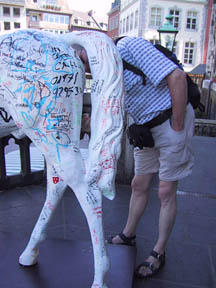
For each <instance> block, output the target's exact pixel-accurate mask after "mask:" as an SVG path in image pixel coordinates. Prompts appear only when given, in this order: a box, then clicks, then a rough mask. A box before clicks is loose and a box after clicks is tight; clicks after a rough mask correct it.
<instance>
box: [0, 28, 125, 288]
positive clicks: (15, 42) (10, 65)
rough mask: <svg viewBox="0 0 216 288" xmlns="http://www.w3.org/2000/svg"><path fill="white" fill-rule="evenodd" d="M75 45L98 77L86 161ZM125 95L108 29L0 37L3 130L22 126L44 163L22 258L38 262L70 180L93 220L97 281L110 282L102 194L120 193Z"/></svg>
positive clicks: (22, 261)
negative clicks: (40, 199)
mask: <svg viewBox="0 0 216 288" xmlns="http://www.w3.org/2000/svg"><path fill="white" fill-rule="evenodd" d="M74 44H79V45H81V46H82V47H84V48H85V50H86V51H87V55H88V59H89V65H90V69H91V73H92V77H93V84H92V91H91V102H92V113H91V138H90V142H89V152H88V153H89V156H88V158H87V160H86V162H85V163H84V162H83V160H82V158H81V154H80V148H79V142H80V129H81V120H82V106H83V91H84V88H85V71H84V66H83V64H82V62H81V60H80V58H79V57H78V55H77V53H76V51H75V50H74V49H73V48H72V45H74ZM123 96H124V95H123V79H122V63H121V58H120V55H119V53H118V51H117V49H116V47H115V45H114V44H113V43H112V40H111V39H109V38H108V37H107V36H106V35H104V34H103V33H99V32H92V31H90V32H89V31H87V32H86V31H84V32H80V33H68V34H66V35H61V36H59V35H54V34H51V33H47V32H42V31H38V30H19V31H16V32H14V33H10V34H4V35H1V36H0V101H1V108H0V113H1V114H0V137H2V136H5V135H6V134H7V133H16V131H18V129H19V131H21V132H22V133H23V134H25V135H27V136H28V137H29V138H30V139H31V140H32V142H33V143H34V144H35V145H36V147H37V148H38V149H39V150H40V151H41V152H42V153H43V155H44V157H45V160H46V163H47V197H46V201H45V203H44V207H43V209H42V211H41V214H40V216H39V219H38V221H37V223H36V225H35V227H34V230H33V232H32V235H31V237H30V240H29V242H28V245H27V247H26V249H25V250H24V252H23V253H22V255H21V256H20V258H19V262H20V264H22V265H24V266H31V265H33V264H35V263H36V262H37V256H38V253H39V250H38V245H39V243H40V242H41V241H42V240H43V239H44V238H45V231H46V227H47V225H48V223H49V221H50V219H51V217H52V215H53V213H54V211H55V208H56V206H57V204H58V203H59V200H60V199H61V197H62V195H63V192H64V189H65V187H66V186H67V185H68V186H70V187H71V189H72V190H73V191H74V193H75V195H76V197H77V199H78V200H79V202H80V205H81V208H82V209H83V211H84V213H85V215H86V217H87V219H88V223H89V229H90V233H91V239H92V244H93V248H94V249H93V250H94V263H95V265H94V268H95V276H94V280H93V284H92V287H99V288H105V287H107V286H106V284H105V283H104V275H105V273H106V272H107V270H108V268H109V259H108V257H107V253H106V248H105V245H104V235H103V226H102V195H105V196H106V197H108V198H110V199H113V198H114V195H115V175H116V168H117V161H118V158H119V156H120V149H121V148H120V146H121V145H120V141H121V137H122V132H123V116H124V115H123V101H124V99H123V98H124V97H123ZM11 117H12V118H11ZM15 135H16V134H15ZM71 261H73V260H71Z"/></svg>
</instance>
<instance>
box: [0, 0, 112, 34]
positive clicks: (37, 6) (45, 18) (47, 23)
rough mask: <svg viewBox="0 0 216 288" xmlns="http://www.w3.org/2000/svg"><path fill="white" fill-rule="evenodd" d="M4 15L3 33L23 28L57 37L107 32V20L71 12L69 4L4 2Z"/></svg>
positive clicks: (0, 8)
mask: <svg viewBox="0 0 216 288" xmlns="http://www.w3.org/2000/svg"><path fill="white" fill-rule="evenodd" d="M0 12H1V13H0V31H1V32H5V31H9V30H14V29H20V28H21V29H25V28H32V29H40V30H44V31H49V32H53V33H57V34H63V33H67V32H69V31H77V30H98V31H102V32H107V21H108V19H107V18H108V17H107V16H106V17H97V16H95V15H94V13H93V11H89V12H85V13H84V12H79V11H74V10H71V8H70V7H69V5H68V1H67V0H4V1H2V2H0ZM105 18H106V19H105Z"/></svg>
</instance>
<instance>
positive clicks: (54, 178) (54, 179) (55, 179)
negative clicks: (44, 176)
mask: <svg viewBox="0 0 216 288" xmlns="http://www.w3.org/2000/svg"><path fill="white" fill-rule="evenodd" d="M52 180H53V183H54V184H57V183H59V177H56V176H54V177H52Z"/></svg>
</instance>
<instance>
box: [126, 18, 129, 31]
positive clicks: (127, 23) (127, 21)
mask: <svg viewBox="0 0 216 288" xmlns="http://www.w3.org/2000/svg"><path fill="white" fill-rule="evenodd" d="M128 30H129V16H127V19H126V32H128Z"/></svg>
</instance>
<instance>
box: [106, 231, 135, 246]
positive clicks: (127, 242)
mask: <svg viewBox="0 0 216 288" xmlns="http://www.w3.org/2000/svg"><path fill="white" fill-rule="evenodd" d="M117 236H119V238H120V239H121V240H122V241H123V242H122V243H118V244H117V243H116V244H115V243H113V242H112V240H113V238H114V237H116V236H111V237H109V238H108V239H107V243H108V244H113V245H127V246H136V236H132V237H127V236H125V235H124V233H123V232H121V233H119V234H118V235H117Z"/></svg>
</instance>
